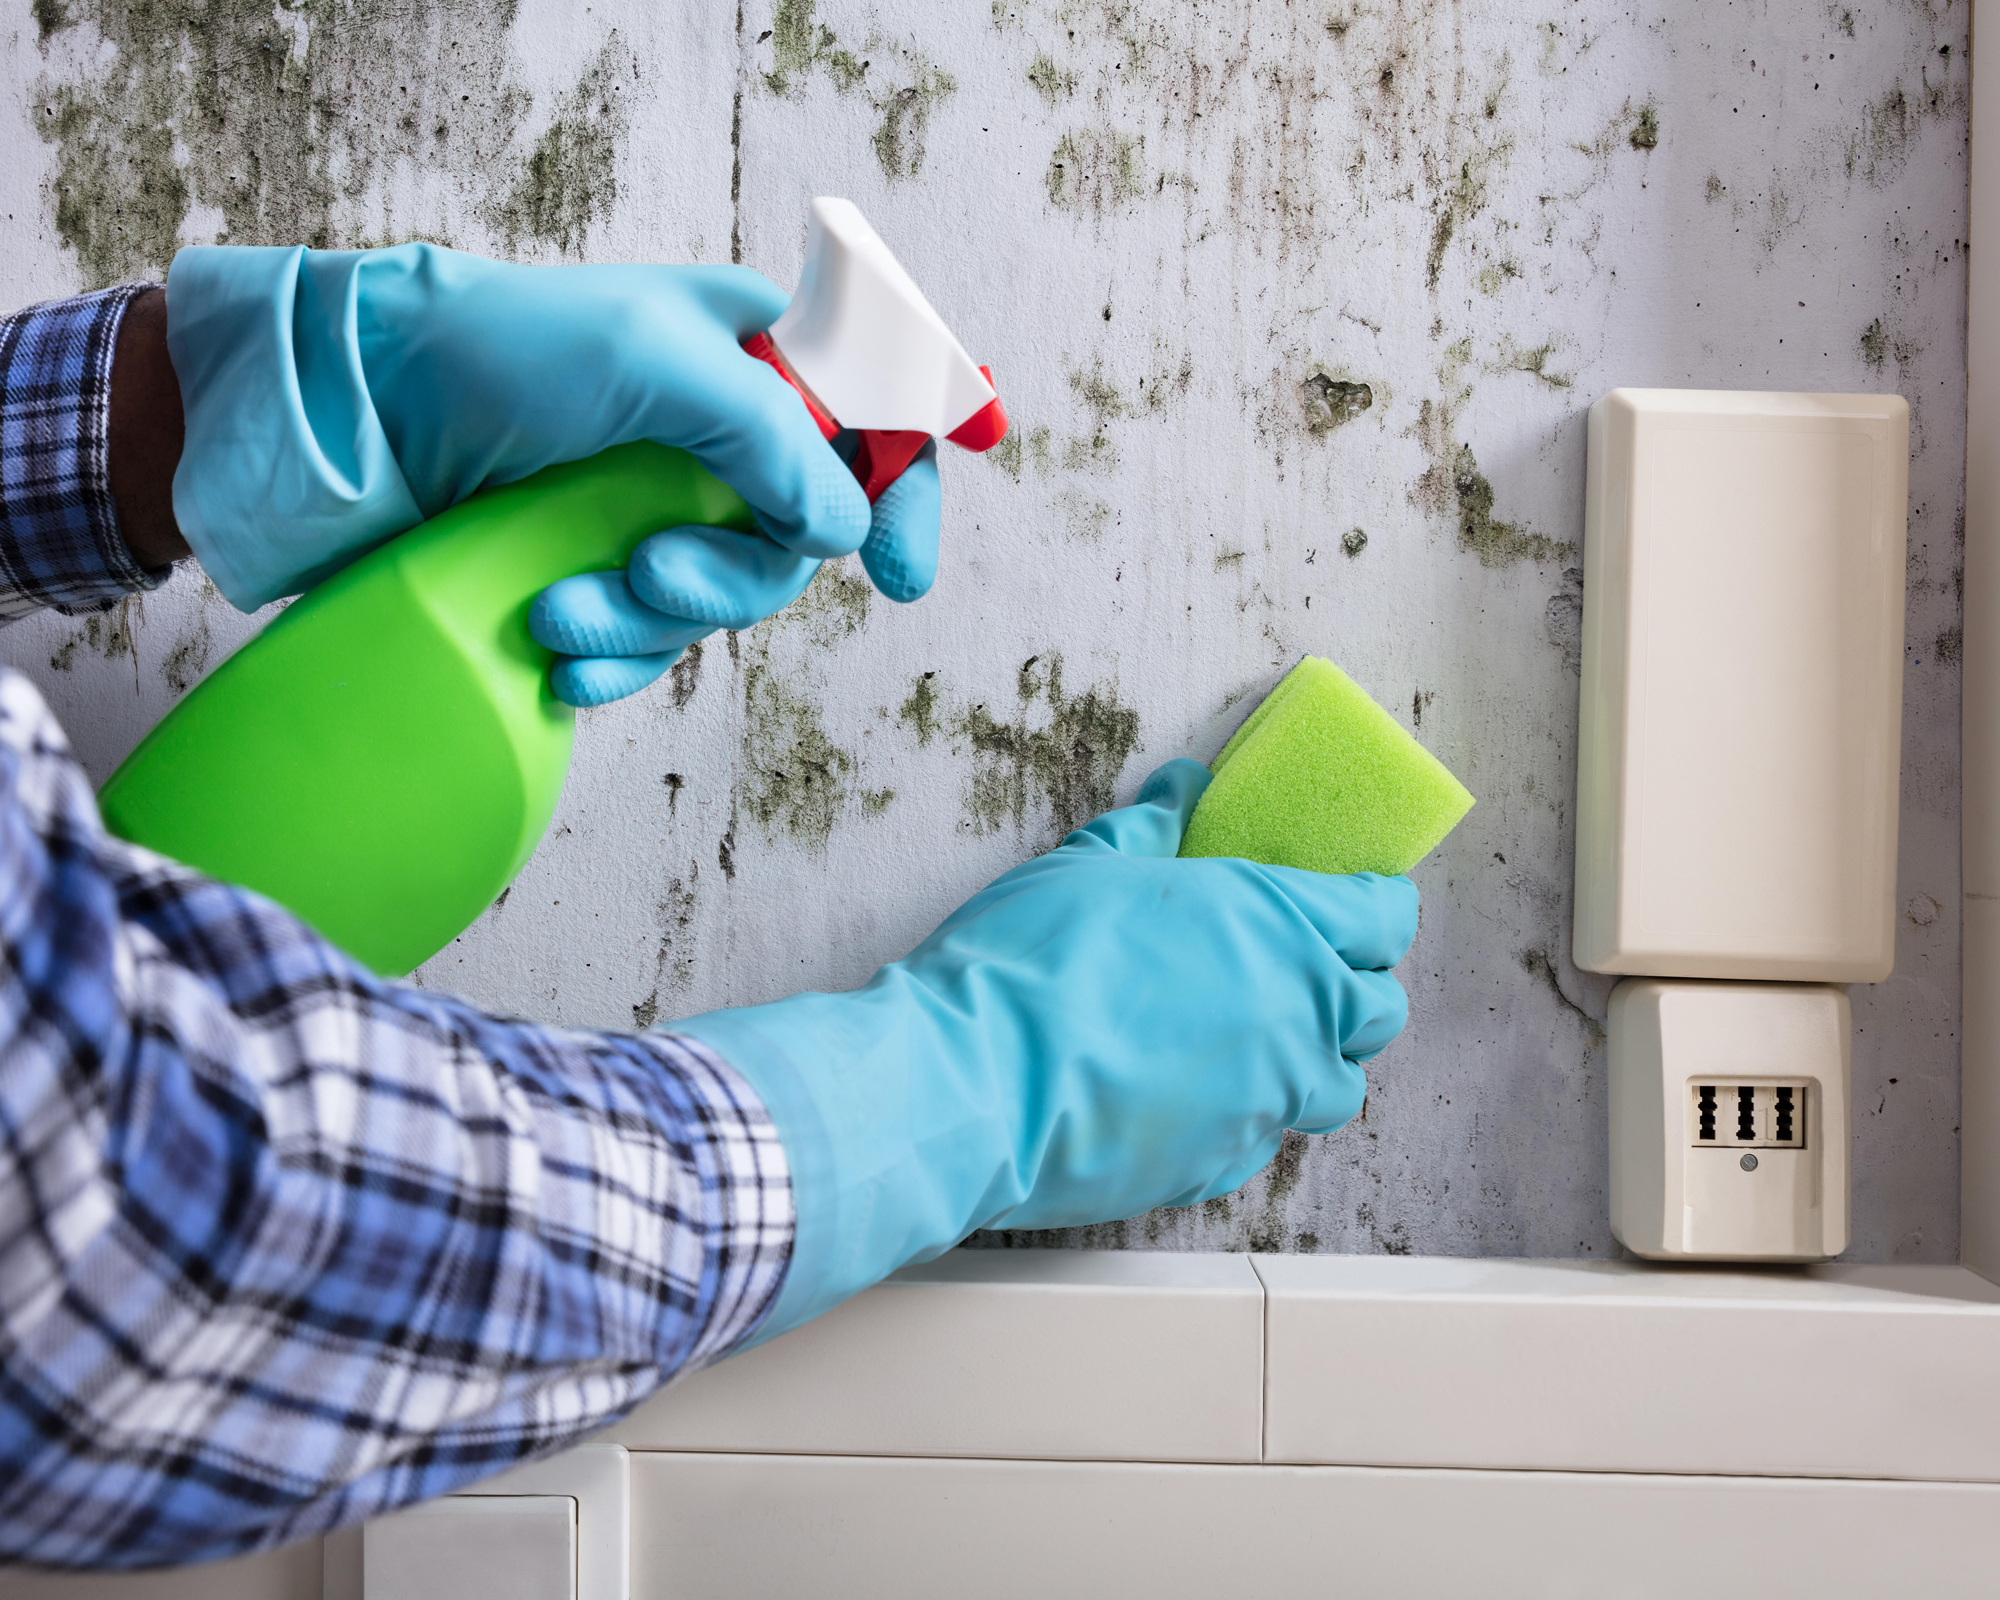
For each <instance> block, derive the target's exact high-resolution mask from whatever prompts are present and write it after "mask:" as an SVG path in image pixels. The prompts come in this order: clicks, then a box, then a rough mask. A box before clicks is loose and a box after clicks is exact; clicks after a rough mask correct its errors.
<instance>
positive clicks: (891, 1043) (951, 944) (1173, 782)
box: [671, 761, 1417, 1338]
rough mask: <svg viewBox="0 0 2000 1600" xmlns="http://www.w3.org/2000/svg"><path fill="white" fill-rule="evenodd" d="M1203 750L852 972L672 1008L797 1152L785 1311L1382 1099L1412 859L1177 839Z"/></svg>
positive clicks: (1210, 1174)
mask: <svg viewBox="0 0 2000 1600" xmlns="http://www.w3.org/2000/svg"><path fill="white" fill-rule="evenodd" d="M1208 780H1209V774H1208V769H1207V768H1206V767H1203V766H1201V765H1199V764H1198V763H1196V762H1193V761H1172V762H1169V763H1168V764H1167V765H1166V766H1164V767H1162V768H1160V769H1159V770H1158V771H1157V772H1155V773H1154V774H1153V775H1152V777H1151V778H1149V779H1148V780H1147V781H1146V784H1145V786H1144V787H1143V788H1142V789H1141V790H1140V791H1139V798H1138V800H1137V802H1136V803H1135V804H1133V805H1131V806H1129V807H1127V808H1126V809H1124V810H1122V811H1113V812H1110V813H1108V814H1107V815H1105V816H1102V817H1099V818H1098V819H1097V820H1096V821H1095V822H1093V823H1091V824H1090V825H1089V826H1088V827H1085V828H1083V829H1081V830H1079V831H1078V832H1076V833H1073V834H1071V835H1070V836H1069V837H1068V838H1067V839H1066V840H1064V841H1063V843H1062V845H1061V846H1060V847H1059V848H1057V849H1055V850H1053V851H1051V852H1049V853H1048V854H1047V855H1044V856H1041V857H1038V858H1037V859H1035V860H1033V861H1030V862H1028V863H1027V864H1026V865H1024V866H1020V867H1017V868H1015V869H1014V870H1013V871H1012V872H1010V873H1008V874H1007V875H1006V876H1005V877H1003V878H1001V879H999V880H998V881H997V882H995V883H993V884H992V885H990V886H989V887H988V888H986V889H985V890H983V891H982V892H981V893H979V894H978V895H975V896H974V897H973V898H972V900H970V901H969V902H967V904H966V905H965V906H963V907H962V908H961V909H960V910H959V911H957V912H956V913H954V914H953V915H952V916H951V917H949V918H947V919H946V920H945V922H944V924H943V926H941V927H940V928H939V929H938V930H937V932H935V933H933V934H932V935H931V936H930V937H929V938H928V939H926V940H925V941H924V942H923V943H922V944H920V945H919V946H917V948H916V949H915V950H913V951H912V952H911V953H910V954H909V955H908V956H906V957H905V958H904V959H903V960H901V961H897V962H892V963H891V964H890V965H888V966H886V967H884V968H883V969H882V970H881V971H880V972H878V973H877V974H876V975H875V977H874V979H873V980H872V981H870V982H869V983H868V985H867V986H866V987H865V988H862V989H858V990H855V991H854V992H852V993H849V994H831V995H829V994H802V995H795V996H793V997H792V998H791V999H789V1000H780V1001H777V1002H776V1003H774V1004H772V1005H765V1006H755V1007H750V1008H747V1009H743V1010H735V1011H713V1012H709V1013H708V1014H707V1015H705V1016H699V1017H695V1018H693V1019H691V1020H689V1021H686V1022H681V1023H676V1024H673V1025H672V1030H671V1031H673V1032H675V1033H682V1034H689V1035H692V1036H693V1037H694V1038H696V1039H699V1040H701V1041H702V1042H704V1043H706V1044H707V1045H708V1046H709V1047H710V1048H712V1049H713V1050H714V1051H715V1052H716V1053H717V1054H718V1055H720V1056H722V1057H723V1058H724V1059H725V1060H727V1061H728V1062H729V1063H730V1064H731V1065H732V1066H734V1067H735V1068H736V1069H737V1071H739V1072H740V1073H742V1074H743V1076H744V1077H745V1078H747V1079H748V1080H749V1081H750V1083H751V1084H752V1085H753V1086H754V1087H755V1088H756V1090H757V1092H758V1093H759V1095H761V1096H762V1097H763V1100H764V1103H765V1105H766V1106H767V1107H768V1108H769V1109H770V1112H771V1115H772V1118H773V1120H774V1121H775V1123H776V1126H777V1129H778V1135H779V1138H780V1139H781V1141H782V1142H783V1144H784V1148H785V1155H786V1159H787V1160H788V1161H789V1162H790V1164H791V1171H792V1186H793V1194H794V1196H795V1198H796V1203H797V1211H798V1232H797V1237H796V1241H795V1243H794V1245H793V1249H792V1261H791V1266H790V1269H789V1271H788V1273H787V1276H786V1279H785V1286H784V1288H783V1290H782V1291H781V1293H780V1295H779V1298H778V1304H777V1305H776V1307H775V1308H774V1309H773V1311H772V1315H771V1320H770V1321H769V1322H768V1323H767V1324H766V1325H765V1326H764V1328H762V1329H761V1330H760V1331H759V1337H760V1338H768V1337H770V1336H771V1335H773V1334H776V1333H782V1332H783V1331H785V1330H786V1329H787V1328H792V1327H796V1326H797V1325H798V1324H799V1323H801V1322H804V1321H806V1320H807V1319H808V1318H811V1317H814V1316H817V1315H818V1314H819V1313H820V1312H822V1311H825V1310H827V1309H828V1308H830V1307H832V1306H834V1305H837V1304H838V1303H839V1302H840V1301H842V1300H844V1299H846V1298H847V1297H848V1296H849V1295H852V1294H854V1293H856V1292H857V1291H859V1290H861V1289H865V1288H866V1287H867V1286H868V1285H869V1284H871V1283H874V1282H876V1281H877V1280H879V1279H881V1278H883V1277H885V1276H887V1275H888V1274H889V1273H890V1272H892V1271H894V1270H895V1269H896V1268H897V1267H900V1266H903V1265H905V1264H907V1263H909V1262H913V1261H925V1260H929V1259H930V1258H931V1257H933V1256H936V1255H938V1254H940V1253H942V1252H943V1251H945V1250H948V1249H950V1248H951V1247H952V1246H953V1245H955V1244H957V1243H958V1242H959V1241H960V1240H961V1239H963V1238H964V1237H965V1236H966V1235H967V1234H968V1233H970V1232H972V1231H973V1230H974V1229H975V1228H988V1227H998V1228H1053V1227H1063V1226H1068V1225H1074V1224H1080V1223H1089V1222H1104V1221H1109V1220H1112V1219H1114V1218H1120V1217H1131V1216H1136V1215H1138V1214H1139V1213H1141V1212H1144V1211H1147V1210H1150V1209H1151V1208H1152V1207H1154V1206H1162V1205H1170V1206H1174V1205H1192V1204H1194V1203H1195V1202H1197V1201H1200V1200H1206V1199H1210V1198H1212V1197H1214V1196H1216V1195H1220V1194H1227V1193H1228V1192H1229V1191H1230V1190H1232V1189H1235V1188H1236V1187H1238V1186H1239V1185H1240V1184H1242V1183H1243V1182H1244V1180H1246V1179H1247V1178H1249V1177H1250V1176H1251V1175H1252V1174H1253V1173H1255V1172H1257V1171H1258V1170H1259V1169H1260V1168H1262V1167H1263V1166H1264V1165H1265V1164H1266V1163H1268V1162H1269V1161H1270V1159H1271V1158H1272V1156H1274V1155H1275V1154H1276V1153H1277V1150H1278V1144H1279V1140H1280V1139H1281V1138H1282V1137H1283V1134H1284V1131H1285V1129H1287V1128H1299V1129H1303V1130H1304V1131H1306V1132H1308V1133H1321V1132H1325V1131H1327V1130H1329V1129H1332V1128H1337V1127H1339V1126H1340V1125H1341V1124H1342V1123H1344V1122H1346V1121H1347V1120H1348V1118H1350V1117H1352V1116H1353V1115H1354V1114H1355V1112H1356V1111H1358V1110H1359V1109H1360V1107H1361V1100H1362V1096H1363V1094H1364V1092H1365V1090H1366V1083H1365V1081H1364V1079H1363V1076H1362V1073H1361V1069H1360V1066H1359V1063H1360V1062H1362V1061H1365V1060H1367V1059H1368V1057H1369V1056H1371V1055H1373V1054H1374V1053H1375V1052H1376V1051H1378V1050H1380V1049H1381V1048H1382V1047H1383V1046H1384V1045H1386V1044H1388V1043H1389V1041H1390V1040H1391V1039H1393V1038H1395V1036H1396V1035H1397V1033H1399V1032H1400V1031H1401V1030H1402V1026H1403V1022H1404V1018H1405V1016H1406V1015H1407V1010H1408V1006H1407V1002H1406V1000H1405V998H1404V995H1403V991H1402V989H1401V987H1400V986H1399V985H1398V984H1397V982H1396V980H1395V979H1394V978H1392V977H1391V976H1390V975H1389V973H1388V970H1387V969H1389V968H1390V967H1393V966H1394V965H1396V963H1397V962H1398V961H1400V960H1401V959H1402V958H1403V954H1404V952H1405V951H1406V950H1407V949H1408V948H1409V945H1410V941H1411V940H1412V939H1413V938H1414V937H1415V936H1416V928H1417V891H1416V887H1415V885H1413V884H1412V883H1411V882H1410V881H1409V879H1407V878H1381V877H1376V876H1374V875H1372V874H1361V875H1358V876H1354V877H1343V878H1335V877H1325V876H1322V875H1320V874H1317V873H1311V872H1301V871H1298V870H1296V869H1293V868H1289V867H1265V866H1258V865H1256V864H1255V863H1253V862H1249V861H1237V860H1228V859H1217V860H1197V861H1181V860H1177V859H1175V852H1176V851H1177V850H1178V849H1179V848H1180V842H1181V834H1182V833H1183V831H1184V830H1185V829H1186V826H1187V819H1188V817H1189V816H1190V814H1192V812H1193V810H1194V805H1195V801H1196V800H1197V799H1199V798H1200V796H1201V792H1202V790H1203V789H1205V788H1206V787H1207V786H1208Z"/></svg>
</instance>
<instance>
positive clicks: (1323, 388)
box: [1299, 372, 1375, 439]
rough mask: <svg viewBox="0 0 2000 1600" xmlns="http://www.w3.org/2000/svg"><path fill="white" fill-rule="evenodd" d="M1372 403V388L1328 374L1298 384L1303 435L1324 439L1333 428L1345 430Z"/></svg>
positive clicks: (1373, 394)
mask: <svg viewBox="0 0 2000 1600" xmlns="http://www.w3.org/2000/svg"><path fill="white" fill-rule="evenodd" d="M1374 404H1375V390H1374V387H1373V386H1372V385H1370V384H1366V383H1356V382H1354V381H1353V380H1352V379H1349V378H1336V377H1334V376H1333V375H1332V374H1331V373H1327V372H1315V373H1313V374H1312V375H1311V376H1310V377H1308V378H1307V379H1306V380H1305V382H1304V383H1302V384H1300V385H1299V405H1300V407H1301V408H1302V409H1303V410H1304V412H1305V418H1306V432H1307V433H1309V434H1311V435H1312V436H1313V437H1314V438H1315V439H1324V438H1325V437H1326V436H1327V435H1328V434H1330V433H1332V432H1333V431H1334V429H1336V428H1340V427H1345V426H1346V425H1347V424H1348V423H1350V422H1352V421H1353V420H1354V419H1355V418H1356V417H1358V416H1360V415H1361V414H1362V412H1364V411H1366V410H1367V409H1368V408H1369V407H1370V406H1372V405H1374Z"/></svg>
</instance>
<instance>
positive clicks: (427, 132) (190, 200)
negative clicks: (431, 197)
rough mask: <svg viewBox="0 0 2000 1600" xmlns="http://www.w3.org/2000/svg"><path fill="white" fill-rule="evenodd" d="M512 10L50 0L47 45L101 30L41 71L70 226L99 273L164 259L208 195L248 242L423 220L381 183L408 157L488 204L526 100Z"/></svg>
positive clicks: (504, 170)
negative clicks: (59, 63) (89, 47)
mask: <svg viewBox="0 0 2000 1600" xmlns="http://www.w3.org/2000/svg"><path fill="white" fill-rule="evenodd" d="M514 16H515V6H514V4H513V3H512V0H502V3H499V4H490V3H488V0H286V3H285V4H282V5H278V6H272V5H270V4H258V3H256V0H68V3H67V4H60V5H59V4H57V3H55V0H45V3H44V6H43V9H42V11H41V13H40V14H39V16H38V25H39V26H40V27H41V29H42V43H43V47H44V49H45V50H47V49H49V48H51V46H52V37H51V36H52V35H53V34H54V33H56V32H57V31H59V30H61V29H64V28H66V27H68V25H69V24H70V23H72V22H87V23H89V24H90V25H91V27H92V28H93V29H95V31H96V32H97V33H98V34H99V35H101V36H102V39H103V41H104V46H103V48H101V49H99V50H96V51H93V52H91V53H90V55H89V58H88V59H89V66H88V68H87V69H86V70H85V72H84V74H83V75H82V76H80V77H69V76H65V74H64V72H63V70H62V69H60V68H52V69H51V72H50V73H49V74H48V75H45V77H44V79H43V80H42V81H41V82H40V83H38V84H37V85H36V92H35V103H36V105H37V107H38V109H39V113H40V114H39V115H38V116H37V117H36V119H35V120H36V125H37V128H38V130H39V132H40V133H41V136H42V138H43V139H45V140H47V141H48V142H50V143H52V144H54V145H55V146H56V162H55V170H54V173H53V174H52V176H51V178H50V180H49V187H50V191H51V199H52V201H53V208H54V214H55V223H56V228H57V231H58V233H59V234H60V235H61V237H62V239H63V242H64V243H65V244H67V245H68V246H69V247H70V248H71V249H73V250H74V251H75V252H76V256H77V261H78V265H79V267H80V269H81V272H82V276H83V278H84V280H85V281H86V283H88V284H90V285H93V286H94V285H100V284H108V283H115V282H118V281H121V280H123V279H128V278H132V277H138V276H144V275H147V274H149V273H158V272H162V271H164V270H165V268H166V266H167V264H168V262H169V261H171V260H172V258H173V253H174V251H175V249H176V248H177V246H178V244H179V242H180V233H181V229H182V227H183V225H184V224H185V222H186V220H187V218H188V216H189V214H190V213H191V211H192V210H193V209H194V208H196V207H204V208H213V209H214V210H215V211H217V212H219V213H220V214H221V219H222V225H221V228H220V229H219V231H218V232H217V233H216V235H215V241H216V242H226V243H233V244H297V243H304V244H310V245H315V246H327V245H354V244H366V243H374V242H380V241H379V239H377V238H375V237H373V236H374V235H376V234H378V233H380V232H381V231H382V230H383V229H384V228H386V229H387V230H388V231H389V232H390V233H391V234H392V235H394V236H397V237H409V236H411V235H413V234H423V233H426V232H427V231H428V230H427V226H426V225H427V224H429V223H431V222H432V221H433V220H434V219H433V218H432V217H431V216H430V215H429V214H426V215H424V216H408V215H401V214H399V213H398V211H397V209H396V206H395V204H394V202H393V201H392V200H386V199H385V200H383V201H382V202H381V205H380V207H379V209H372V210H371V209H368V197H369V196H370V195H374V194H377V193H379V192H381V180H383V179H384V178H385V177H387V176H388V175H389V174H390V173H392V172H395V171H408V170H416V171H421V172H426V173H429V174H433V175H436V176H440V177H443V178H445V179H446V181H447V182H448V183H449V184H450V185H452V186H453V187H455V188H456V190H457V192H458V193H459V194H460V195H461V196H462V197H464V198H465V199H466V200H468V201H469V202H470V203H472V204H474V205H477V204H479V203H480V202H481V201H482V200H483V198H484V197H485V196H487V195H489V194H492V193H495V192H505V191H506V190H507V189H508V188H509V184H510V180H511V178H512V175H513V173H514V171H515V167H516V163H517V162H518V160H519V156H518V152H517V148H516V145H515V136H516V134H517V133H518V132H519V131H520V129H521V127H522V125H523V123H524V121H525V120H526V117H527V113H528V110H529V106H530V96H529V94H528V92H527V90H526V89H525V88H523V87H522V86H521V85H520V84H519V82H518V81H517V79H516V77H515V72H514V61H513V55H512V44H511V29H512V27H513V23H514ZM419 68H420V70H419ZM203 242H208V241H206V240H204V241H203Z"/></svg>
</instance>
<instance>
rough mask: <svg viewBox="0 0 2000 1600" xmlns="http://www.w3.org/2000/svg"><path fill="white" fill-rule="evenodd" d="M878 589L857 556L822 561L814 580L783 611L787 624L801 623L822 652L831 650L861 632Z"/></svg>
mask: <svg viewBox="0 0 2000 1600" xmlns="http://www.w3.org/2000/svg"><path fill="white" fill-rule="evenodd" d="M874 596H875V590H874V588H873V587H872V586H871V585H870V584H869V582H868V579H867V577H866V576H865V575H864V574H863V573H862V571H861V569H860V563H859V562H858V561H857V560H856V559H855V558H854V557H853V556H843V557H841V558H840V559H839V560H837V561H827V562H822V563H821V565H820V569H819V571H818V572H816V573H814V574H813V580H812V582H811V583H809V584H807V585H806V590H805V593H804V594H802V595H800V596H799V597H798V599H796V600H794V601H793V602H792V603H791V604H790V605H789V606H787V607H786V608H785V609H784V610H783V611H782V612H780V613H779V618H780V620H781V621H782V622H784V623H786V624H787V625H792V624H797V625H798V626H800V627H803V628H804V629H805V630H806V635H807V637H808V638H810V639H811V640H812V642H813V643H814V644H816V645H818V646H820V647H821V648H822V649H826V650H830V649H832V648H833V647H834V646H835V645H837V644H839V643H840V641H841V640H843V639H845V638H848V637H849V636H850V635H852V634H854V633H855V632H857V631H858V630H859V629H860V627H861V625H862V624H863V623H865V622H866V621H867V620H868V607H869V604H870V602H871V601H872V600H873V599H874Z"/></svg>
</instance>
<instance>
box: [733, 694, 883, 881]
mask: <svg viewBox="0 0 2000 1600" xmlns="http://www.w3.org/2000/svg"><path fill="white" fill-rule="evenodd" d="M824 716H825V712H824V710H823V708H822V707H821V706H820V704H819V702H818V701H817V700H814V699H813V698H812V697H811V696H810V695H808V694H806V693H804V692H803V691H802V690H800V689H797V688H795V687H794V686H793V685H792V684H790V683H789V682H787V681H786V680H785V678H784V677H783V676H782V675H780V674H778V673H775V672H773V671H772V670H771V666H770V663H769V662H768V661H763V660H752V661H750V662H748V663H747V664H746V665H745V666H744V669H743V774H742V777H741V778H740V780H739V782H738V785H737V792H738V796H739V798H740V799H741V801H742V805H743V809H744V810H745V811H748V812H749V813H750V815H751V816H752V817H753V818H754V819H755V820H756V822H757V825H758V826H759V827H761V828H762V829H763V830H764V836H765V837H766V838H767V839H769V840H770V841H771V842H773V843H776V842H777V839H778V836H779V835H780V834H789V835H790V836H791V837H792V838H794V839H797V840H798V841H799V842H800V843H802V844H804V845H805V846H806V848H807V849H809V850H824V849H825V848H826V843H827V840H828V839H829V838H831V837H832V835H833V828H834V824H835V823H836V822H837V821H839V819H840V815H841V813H842V811H844V810H845V809H846V806H847V799H848V780H849V779H850V778H851V777H852V776H853V775H854V772H855V766H856V763H855V759H854V753H853V752H852V751H851V750H844V749H842V748H841V747H840V746H839V745H837V744H835V743H834V742H833V740H832V739H831V738H829V737H828V736H827V731H826V726H825V723H824V720H823V719H824ZM724 871H725V873H728V874H729V875H730V876H733V875H734V873H733V870H732V868H731V867H730V866H728V865H725V868H724Z"/></svg>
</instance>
